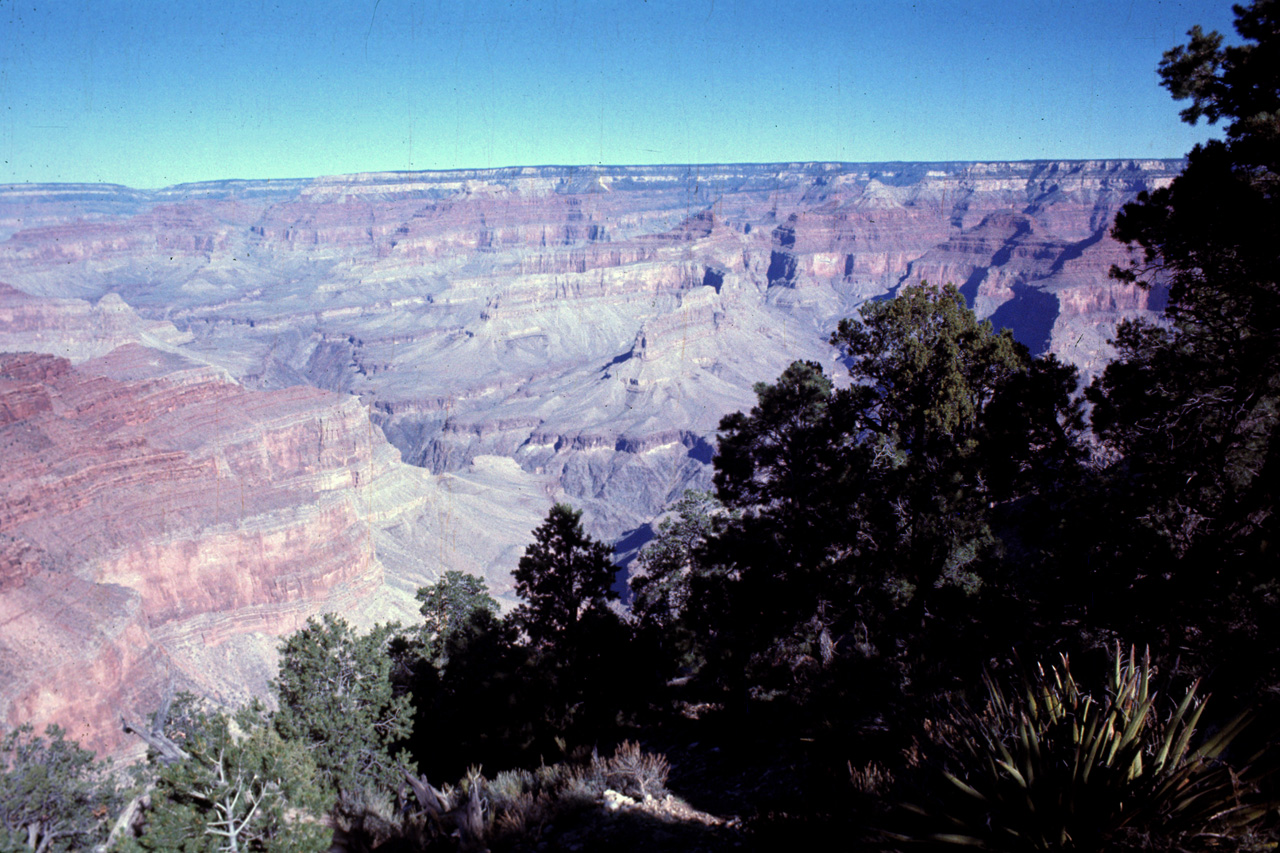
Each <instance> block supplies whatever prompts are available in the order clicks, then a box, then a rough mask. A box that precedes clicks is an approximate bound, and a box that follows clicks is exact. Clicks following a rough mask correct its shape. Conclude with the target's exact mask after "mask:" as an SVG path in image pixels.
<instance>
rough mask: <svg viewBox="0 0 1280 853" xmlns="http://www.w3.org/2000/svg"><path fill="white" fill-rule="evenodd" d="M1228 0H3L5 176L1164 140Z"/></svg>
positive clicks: (1131, 152)
mask: <svg viewBox="0 0 1280 853" xmlns="http://www.w3.org/2000/svg"><path fill="white" fill-rule="evenodd" d="M1196 23H1199V24H1202V25H1204V26H1205V28H1206V29H1218V30H1219V31H1221V32H1223V33H1226V34H1228V35H1229V36H1234V33H1233V31H1232V30H1231V12H1230V3H1229V2H1227V0H1222V2H1218V0H1214V2H1208V0H1186V2H1178V0H1082V2H1069V0H985V2H979V0H920V2H906V0H874V2H864V0H843V1H842V2H826V0H812V2H810V0H767V2H756V1H755V0H545V1H544V2H539V1H538V0H528V2H511V0H343V2H329V1H328V0H292V2H275V1H274V0H208V1H207V2H206V0H0V183H17V182H25V181H103V182H111V183H123V184H128V185H130V186H134V187H160V186H166V185H169V184H174V183H180V182H186V181H197V180H212V179H218V178H285V177H310V176H316V175H327V174H341V173H348V172H361V171H377V170H391V169H447V168H470V167H475V168H487V167H497V166H509V165H541V164H572V165H578V164H596V163H607V164H643V163H680V164H683V163H732V162H774V161H794V160H842V161H868V160H996V159H1000V160H1005V159H1017V160H1023V159H1038V158H1107V157H1178V156H1181V155H1183V154H1184V153H1185V152H1186V151H1187V150H1189V149H1190V147H1191V146H1192V145H1193V144H1194V143H1195V142H1198V141H1202V140H1204V139H1206V138H1207V137H1208V136H1209V135H1210V133H1211V130H1210V129H1208V128H1205V127H1204V126H1203V125H1202V126H1201V127H1199V128H1191V127H1187V126H1185V125H1183V124H1181V123H1180V122H1179V121H1178V118H1177V112H1178V109H1179V108H1180V106H1179V105H1178V104H1176V103H1175V102H1174V101H1172V100H1171V99H1170V98H1169V96H1168V93H1166V92H1165V91H1164V90H1163V89H1161V88H1160V87H1159V85H1158V78H1157V76H1156V72H1155V67H1156V63H1157V62H1158V61H1159V59H1160V55H1161V53H1162V52H1163V51H1164V50H1166V49H1167V48H1169V47H1172V46H1173V45H1175V44H1180V43H1182V42H1183V41H1185V33H1186V31H1187V29H1188V28H1190V26H1191V25H1192V24H1196Z"/></svg>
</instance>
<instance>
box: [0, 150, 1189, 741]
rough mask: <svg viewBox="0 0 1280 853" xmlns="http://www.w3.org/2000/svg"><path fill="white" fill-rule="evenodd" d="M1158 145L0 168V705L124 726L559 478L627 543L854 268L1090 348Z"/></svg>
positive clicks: (1151, 295) (438, 570) (698, 475)
mask: <svg viewBox="0 0 1280 853" xmlns="http://www.w3.org/2000/svg"><path fill="white" fill-rule="evenodd" d="M1181 166H1182V163H1181V161H1165V160H1114V161H1064V162H1020V163H929V164H920V163H883V164H834V163H796V164H762V165H728V166H695V167H683V166H682V167H675V166H639V167H608V166H599V167H594V166H593V167H527V168H509V169H494V170H472V171H454V172H425V173H420V172H405V173H376V174H359V175H348V176H337V177H327V178H316V179H298V180H280V181H274V180H273V181H230V180H229V181H216V182H208V183H201V184H187V185H182V186H176V187H169V188H165V189H160V190H136V189H130V188H126V187H114V186H108V185H66V184H50V185H35V184H32V185H16V186H8V187H0V282H3V284H0V353H3V355H0V444H2V445H3V446H4V448H5V459H6V462H7V465H6V466H5V469H4V470H3V471H0V724H3V725H12V724H14V723H16V722H19V721H22V720H30V721H32V722H33V723H35V724H37V725H38V726H43V724H44V723H46V722H59V723H61V724H63V725H65V726H68V727H69V728H70V730H71V732H72V734H73V735H75V736H77V737H79V738H81V739H82V741H83V742H85V743H86V744H88V745H90V746H93V747H94V748H97V749H101V750H103V751H108V752H111V751H118V750H119V749H120V748H122V747H123V746H125V745H126V743H127V741H126V739H125V738H124V736H123V734H122V733H121V731H120V726H119V717H120V716H121V715H122V714H123V715H125V716H129V717H133V718H142V717H143V716H145V714H146V713H147V712H148V711H149V710H150V709H151V708H153V707H154V706H155V705H156V704H157V703H158V702H159V700H160V697H161V696H162V695H163V693H164V692H165V691H166V690H168V689H171V688H174V687H177V688H179V689H192V690H197V691H199V692H202V693H205V694H207V695H211V696H215V697H217V698H219V699H220V700H222V701H226V702H237V701H241V700H242V699H244V698H245V697H247V696H248V695H250V694H260V693H261V692H263V691H264V690H265V688H266V685H267V683H268V681H269V679H270V677H271V673H272V671H273V667H274V654H275V644H276V642H277V640H276V638H277V637H279V636H280V635H282V634H285V633H288V632H290V631H292V630H295V629H296V628H297V627H299V626H300V625H301V624H303V623H304V622H305V620H306V618H307V617H309V616H311V615H313V614H315V613H318V612H321V611H336V612H339V613H342V614H343V615H345V616H347V617H348V618H349V619H351V620H352V621H354V622H357V623H358V624H369V623H371V622H372V621H374V620H386V619H389V618H399V619H411V618H412V616H413V614H414V612H415V610H416V603H415V602H414V600H413V593H414V591H415V590H416V589H417V587H418V586H421V585H422V584H424V583H427V582H430V581H432V580H434V579H436V578H437V577H439V576H440V574H442V573H443V572H444V571H446V570H449V569H462V570H465V571H469V572H472V573H475V574H479V575H481V576H483V577H485V578H486V580H487V581H488V582H489V584H490V586H491V588H492V589H493V591H494V593H495V595H497V596H498V598H499V599H500V600H501V601H502V602H503V603H504V605H506V606H509V605H510V604H511V603H512V602H513V591H512V586H511V579H510V572H511V570H512V569H513V568H514V567H515V564H516V562H517V560H518V559H519V556H520V553H521V549H522V547H523V545H524V544H525V543H526V542H527V541H528V540H529V536H530V532H531V531H532V530H533V528H534V527H535V526H536V525H537V524H538V523H539V521H540V520H541V518H542V517H544V516H545V513H546V511H547V509H548V508H549V507H550V505H551V504H552V503H553V502H554V501H557V500H559V501H565V502H568V503H570V504H572V505H574V506H575V507H578V508H581V509H583V510H584V511H585V514H584V520H585V522H586V523H587V527H588V530H589V532H591V533H592V534H593V535H595V536H597V537H600V538H604V539H607V540H609V541H612V542H617V543H618V546H619V553H620V554H621V555H622V556H623V557H624V558H626V557H628V556H630V555H631V554H633V553H634V550H635V547H636V546H637V545H638V544H639V543H641V542H643V541H644V539H645V538H646V536H647V534H648V531H649V529H650V528H649V524H650V523H651V522H652V520H653V519H654V518H655V517H656V516H658V515H659V514H660V513H661V512H662V510H663V508H664V507H665V506H666V505H667V504H668V503H670V502H671V501H672V500H673V499H675V498H676V497H678V496H679V495H680V494H681V493H682V492H683V491H684V490H685V489H686V488H708V487H709V485H710V473H711V468H710V462H711V459H712V456H713V455H714V448H715V433H716V426H717V424H718V422H719V420H720V418H721V417H722V416H723V415H725V414H727V413H729V412H732V411H736V410H739V409H745V408H750V406H751V405H752V404H753V402H754V393H753V391H752V388H753V385H754V384H755V383H757V382H761V381H771V380H772V379H773V378H775V377H776V376H777V375H778V374H779V373H780V372H781V371H782V370H783V369H784V368H785V367H786V365H787V364H789V363H790V362H791V361H793V360H795V359H800V358H803V359H809V360H813V361H817V362H819V363H821V364H822V365H823V366H824V369H826V370H827V371H828V372H829V373H831V374H832V375H834V376H835V377H836V378H837V381H847V371H845V369H844V366H843V365H842V364H841V362H840V359H839V357H838V353H837V352H836V351H835V350H833V349H832V348H831V347H830V346H828V345H827V343H826V339H827V337H828V335H829V334H830V332H831V330H832V329H833V328H834V326H835V324H836V322H837V321H838V320H839V319H840V318H842V317H846V316H851V315H853V314H854V313H855V312H856V310H857V308H858V306H859V305H860V304H862V303H863V302H865V301H866V300H868V299H873V298H878V297H881V296H884V295H886V294H891V293H893V292H895V291H896V290H897V289H898V288H900V287H902V286H903V285H907V284H912V283H916V282H920V281H929V282H932V283H935V284H941V283H945V282H953V283H955V284H956V285H958V286H959V287H960V289H961V291H962V292H963V293H964V294H965V296H966V298H967V299H968V300H969V302H970V304H971V305H972V306H973V307H974V309H975V310H976V311H977V312H978V313H979V315H981V316H983V317H989V318H990V319H991V320H992V322H993V323H994V324H996V325H997V326H1003V327H1007V328H1010V329H1011V330H1012V331H1013V333H1014V334H1015V336H1017V337H1018V339H1019V340H1021V341H1022V342H1023V343H1024V344H1026V345H1027V346H1028V348H1029V349H1030V350H1031V351H1032V352H1034V353H1037V354H1042V353H1053V354H1054V355H1056V356H1057V357H1059V358H1060V359H1062V360H1064V361H1068V362H1071V363H1073V364H1075V365H1077V366H1078V367H1079V368H1080V370H1081V372H1082V375H1083V376H1085V377H1088V376H1091V375H1093V374H1095V373H1096V372H1097V371H1099V370H1100V369H1101V367H1102V366H1103V365H1105V363H1106V362H1107V360H1108V359H1109V358H1110V357H1111V354H1112V353H1111V350H1110V348H1109V345H1108V343H1107V340H1108V338H1109V337H1110V335H1111V332H1112V330H1113V328H1114V326H1115V324H1116V322H1118V321H1119V320H1121V319H1124V318H1130V317H1139V316H1153V312H1154V311H1157V310H1158V309H1159V308H1160V307H1161V293H1160V291H1159V288H1155V289H1152V290H1150V291H1146V290H1142V289H1139V288H1136V287H1134V286H1132V285H1128V284H1124V283H1122V282H1118V281H1115V280H1112V279H1111V278H1110V277H1109V276H1108V270H1109V269H1110V267H1111V266H1112V265H1113V264H1117V263H1124V261H1125V259H1126V257H1127V255H1126V249H1125V247H1123V246H1121V245H1120V244H1118V243H1116V242H1115V241H1114V240H1112V238H1111V237H1110V236H1109V233H1108V232H1109V229H1110V227H1111V223H1112V221H1113V219H1114V217H1115V214H1116V212H1117V211H1118V210H1119V209H1120V208H1121V206H1123V204H1125V203H1126V202H1128V201H1130V200H1132V199H1133V198H1134V197H1136V195H1137V194H1138V193H1140V192H1142V191H1146V190H1151V189H1154V188H1157V187H1160V186H1164V185H1167V184H1168V183H1169V182H1170V181H1171V180H1172V178H1173V177H1174V176H1175V175H1176V174H1177V173H1178V171H1179V170H1180V169H1181Z"/></svg>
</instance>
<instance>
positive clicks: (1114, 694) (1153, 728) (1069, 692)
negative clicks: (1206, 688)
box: [915, 645, 1276, 850]
mask: <svg viewBox="0 0 1280 853" xmlns="http://www.w3.org/2000/svg"><path fill="white" fill-rule="evenodd" d="M1152 677H1153V669H1152V666H1151V655H1150V651H1148V652H1147V653H1146V654H1144V656H1143V657H1142V659H1141V660H1139V659H1138V658H1137V655H1136V652H1135V651H1134V650H1133V649H1130V651H1129V655H1128V659H1127V660H1126V659H1125V656H1124V655H1123V653H1122V652H1121V650H1120V647H1119V645H1117V647H1116V652H1115V660H1114V666H1113V667H1112V669H1111V673H1110V678H1109V679H1108V683H1107V684H1106V686H1105V689H1104V690H1102V691H1100V692H1098V694H1097V696H1096V698H1095V695H1094V694H1091V693H1089V692H1086V691H1085V690H1083V689H1081V687H1080V685H1079V684H1077V683H1076V680H1075V678H1074V677H1072V675H1071V670H1070V666H1069V662H1068V660H1067V658H1066V657H1065V656H1063V657H1062V663H1061V665H1060V666H1057V667H1050V668H1049V669H1048V670H1047V671H1046V670H1045V668H1044V667H1043V666H1037V667H1036V668H1035V670H1034V671H1033V672H1031V673H1030V674H1029V675H1028V676H1026V677H1024V679H1023V683H1022V689H1021V690H1020V691H1019V692H1016V693H1012V694H1009V695H1006V693H1005V691H1004V690H1003V689H1002V688H1001V686H1000V684H999V683H998V682H997V681H996V679H995V678H994V677H993V676H992V675H991V674H990V673H989V672H988V673H987V674H986V675H985V676H984V681H985V685H986V692H987V702H986V704H985V706H984V707H983V708H982V709H981V710H973V709H966V710H962V711H960V712H958V713H957V714H956V720H955V722H956V726H955V728H954V730H953V731H955V732H957V733H958V734H957V735H955V736H953V737H952V738H951V739H950V740H948V741H947V742H946V746H949V747H950V748H951V750H952V753H953V758H954V761H955V766H956V767H957V768H958V772H956V773H950V772H948V773H945V775H946V777H947V778H948V779H949V780H950V781H951V783H952V784H953V785H954V787H955V788H956V789H957V790H958V796H957V797H956V799H957V803H956V807H955V808H953V809H951V810H950V812H949V814H948V815H947V816H946V817H945V818H944V819H943V824H944V826H945V830H944V831H942V832H936V833H931V834H929V835H928V836H927V837H928V838H929V839H930V840H932V841H935V842H942V843H944V844H955V845H968V846H978V847H985V848H991V849H1000V850H1058V849H1089V848H1094V849H1098V848H1100V847H1106V846H1122V845H1123V842H1124V840H1125V839H1126V838H1128V839H1132V840H1137V839H1146V840H1147V841H1148V842H1150V841H1151V840H1152V839H1164V840H1167V841H1174V842H1178V843H1179V846H1181V841H1190V840H1191V839H1194V838H1197V837H1198V838H1202V839H1207V838H1209V837H1211V836H1212V837H1214V838H1220V837H1222V836H1230V835H1238V834H1240V833H1243V832H1245V831H1246V830H1247V828H1248V827H1249V826H1250V825H1251V824H1254V823H1256V822H1257V821H1259V820H1260V819H1261V818H1262V817H1264V816H1265V815H1266V814H1267V812H1268V811H1269V810H1270V809H1272V808H1274V807H1275V805H1276V804H1275V803H1274V802H1272V803H1268V802H1266V801H1265V799H1264V798H1263V797H1261V796H1260V795H1259V790H1258V782H1259V781H1261V779H1262V777H1263V776H1265V775H1267V774H1268V773H1269V770H1268V769H1264V767H1263V766H1262V763H1261V762H1260V760H1259V759H1261V758H1262V754H1261V753H1260V754H1258V755H1255V756H1252V757H1250V758H1248V759H1246V760H1244V761H1239V760H1234V761H1230V762H1229V761H1227V760H1225V758H1224V753H1225V752H1226V750H1227V748H1228V747H1229V746H1230V745H1231V744H1232V742H1233V741H1234V740H1235V739H1236V737H1237V736H1238V735H1239V734H1240V732H1241V731H1242V730H1243V728H1244V727H1245V725H1246V724H1247V722H1248V718H1247V716H1246V715H1241V716H1238V717H1236V718H1235V719H1234V720H1232V721H1231V722H1229V723H1227V724H1226V725H1225V726H1222V727H1221V728H1219V729H1218V730H1217V731H1215V732H1213V733H1212V734H1211V735H1210V736H1208V737H1207V738H1204V739H1203V740H1202V741H1201V742H1199V743H1198V744H1196V745H1195V747H1194V748H1193V741H1194V740H1195V739H1196V731H1197V726H1198V725H1199V723H1200V720H1201V716H1202V714H1203V713H1204V709H1205V701H1204V700H1203V699H1200V698H1198V697H1197V695H1196V694H1197V691H1198V689H1199V682H1198V681H1197V682H1196V683H1194V684H1192V685H1191V687H1190V688H1189V689H1188V690H1187V692H1186V695H1185V696H1183V698H1182V700H1181V701H1180V702H1179V703H1178V704H1177V705H1176V707H1173V708H1172V709H1171V710H1170V711H1168V712H1167V714H1166V713H1165V712H1162V710H1161V706H1162V705H1164V704H1165V703H1162V702H1161V701H1160V697H1158V696H1157V694H1156V692H1155V690H1154V689H1153V687H1152ZM1169 704H1171V703H1169ZM1166 707H1167V706H1166ZM951 741H955V742H954V743H953V742H951ZM915 811H917V812H922V810H920V809H915Z"/></svg>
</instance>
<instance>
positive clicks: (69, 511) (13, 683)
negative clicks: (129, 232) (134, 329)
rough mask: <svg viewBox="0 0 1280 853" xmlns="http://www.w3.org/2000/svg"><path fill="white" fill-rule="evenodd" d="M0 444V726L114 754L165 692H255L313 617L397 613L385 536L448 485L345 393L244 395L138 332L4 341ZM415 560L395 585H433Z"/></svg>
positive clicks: (424, 523) (236, 695) (437, 499)
mask: <svg viewBox="0 0 1280 853" xmlns="http://www.w3.org/2000/svg"><path fill="white" fill-rule="evenodd" d="M0 448H3V453H4V458H5V462H6V464H5V466H3V469H2V470H0V671H2V674H3V678H0V722H3V723H5V724H14V723H17V722H20V721H31V722H33V723H35V724H36V725H37V726H40V727H42V726H43V725H44V724H45V723H47V722H59V723H61V724H62V725H64V726H67V727H69V728H71V729H72V731H73V732H75V734H76V736H77V737H79V738H80V739H81V740H82V741H83V742H85V743H86V744H87V745H89V746H92V747H94V748H98V749H104V750H108V751H111V750H115V749H117V748H119V747H120V746H122V745H123V736H122V733H121V732H120V727H119V717H120V715H121V714H126V715H128V716H130V717H133V718H135V719H136V718H143V717H144V715H145V714H146V713H147V712H148V711H149V710H151V709H153V708H154V707H155V706H156V704H157V703H158V701H159V698H160V696H161V695H162V694H163V693H164V691H165V690H166V689H167V688H168V687H169V686H173V685H176V686H178V687H181V688H187V689H192V690H196V691H199V692H203V693H206V694H212V695H217V696H220V697H222V698H224V699H230V700H236V699H244V698H246V697H247V696H248V695H250V694H252V693H260V692H262V691H264V690H265V688H266V679H267V678H268V677H270V674H271V671H272V668H273V660H274V657H273V656H274V648H275V641H274V639H273V638H274V637H277V636H280V635H282V634H285V633H289V632H291V631H294V630H296V629H297V628H299V627H300V626H301V625H302V623H303V622H304V621H305V619H306V618H307V617H308V616H310V615H313V614H315V613H316V612H318V611H320V610H339V611H341V612H343V613H345V614H347V615H348V616H349V617H352V618H355V619H356V620H357V621H367V619H368V618H369V617H372V616H374V615H375V614H374V613H372V612H370V611H371V609H372V610H376V611H380V615H381V617H382V618H384V619H385V618H388V617H389V616H392V615H400V613H403V612H404V611H405V610H406V609H407V608H406V607H404V606H403V605H404V602H403V601H400V602H399V605H400V606H399V607H397V602H396V601H394V600H392V598H393V596H390V595H388V592H389V590H388V589H387V588H386V580H385V578H384V572H383V564H382V563H381V562H380V561H379V560H378V559H377V557H376V554H377V551H378V544H377V543H378V542H379V541H380V540H386V541H387V542H388V544H393V542H394V538H393V534H392V533H390V532H389V531H387V530H385V529H383V528H384V527H396V526H399V525H402V524H406V523H412V524H413V525H414V526H417V527H424V528H428V529H429V528H430V527H431V523H430V522H431V519H430V517H427V518H424V517H423V516H424V514H425V513H424V512H423V506H422V504H436V505H438V504H440V503H441V498H442V495H441V494H440V491H441V484H440V483H432V482H427V481H418V482H409V483H405V482H404V475H403V474H400V473H398V469H400V468H406V467H407V466H403V465H402V464H401V463H399V462H398V461H396V460H395V458H394V454H391V453H390V451H389V450H388V449H387V447H386V445H385V442H384V441H383V440H382V437H381V435H379V434H378V433H377V431H376V429H374V428H373V427H372V426H371V424H370V423H369V420H368V417H367V415H366V413H365V410H364V408H363V406H362V405H361V404H360V402H359V401H358V400H356V399H355V398H354V397H350V396H342V395H338V394H334V393H332V392H328V391H322V390H319V389H316V388H311V387H306V386H296V387H292V388H287V389H282V390H277V391H249V390H246V389H245V388H243V387H241V386H240V385H238V384H237V383H235V382H234V381H232V380H231V379H230V377H228V376H227V375H226V374H225V373H224V372H223V371H221V370H220V369H216V368H211V367H209V366H208V365H203V364H197V363H194V362H192V361H189V360H188V359H186V358H184V357H183V356H181V355H177V354H173V353H166V352H162V351H158V350H155V349H149V348H146V347H142V346H140V345H137V344H126V345H124V346H121V347H119V348H117V349H115V350H113V351H111V352H110V353H109V354H107V355H106V356H103V357H99V358H94V359H88V360H85V361H83V362H81V363H80V364H78V365H75V366H73V365H72V364H71V363H70V362H69V361H68V360H67V359H64V358H60V357H57V356H52V355H47V354H37V353H6V354H0ZM389 480H390V481H391V483H392V485H393V486H395V488H390V489H389V488H388V481H389ZM473 503H474V502H473ZM480 503H481V504H483V501H481V502H480ZM471 509H472V511H473V512H474V513H475V514H476V515H477V519H476V522H475V523H481V524H482V523H484V521H485V512H486V509H487V508H486V507H485V506H483V505H481V506H478V507H474V506H473V507H472V508H471ZM537 509H538V510H540V509H541V507H538V508H537ZM536 512H537V510H533V511H530V512H527V513H524V514H519V513H518V514H517V515H518V517H519V518H520V520H521V521H522V522H523V523H525V524H529V525H532V524H536ZM417 558H418V559H417V560H416V562H415V561H412V560H411V561H408V563H407V565H406V566H403V567H402V568H403V569H407V571H401V573H400V575H399V577H398V580H399V581H400V585H401V586H406V587H409V589H404V590H403V591H402V592H403V593H411V591H412V589H413V588H416V586H417V585H418V584H420V583H422V582H425V581H426V580H427V579H428V577H429V576H430V573H429V572H428V571H425V569H426V564H427V560H426V559H425V558H426V555H425V554H419V555H417ZM456 562H457V561H451V560H445V561H443V563H444V567H445V568H448V567H452V565H454V564H455V563H456ZM473 562H477V563H478V565H475V564H473V565H468V566H467V568H469V569H470V570H471V571H478V572H479V573H481V574H484V573H486V571H487V570H488V568H489V566H488V565H487V561H483V560H481V561H473ZM415 570H416V571H415ZM498 580H501V578H499V579H498ZM406 597H407V596H406V595H404V594H402V595H401V596H400V598H401V599H404V598H406Z"/></svg>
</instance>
